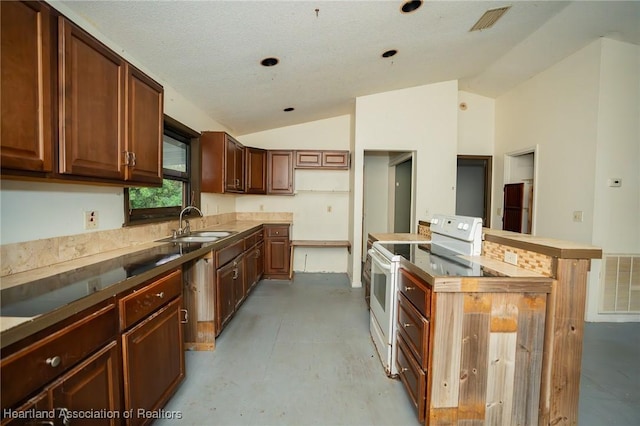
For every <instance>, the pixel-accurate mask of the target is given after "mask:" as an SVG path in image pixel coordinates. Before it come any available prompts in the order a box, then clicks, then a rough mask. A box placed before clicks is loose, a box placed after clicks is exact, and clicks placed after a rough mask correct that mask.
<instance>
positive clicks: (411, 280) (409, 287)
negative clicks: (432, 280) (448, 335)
mask: <svg viewBox="0 0 640 426" xmlns="http://www.w3.org/2000/svg"><path fill="white" fill-rule="evenodd" d="M398 278H399V279H398V289H399V291H400V292H401V293H402V294H404V295H405V296H406V297H407V299H409V300H410V301H411V303H413V305H414V306H415V307H416V309H417V310H418V311H419V312H420V313H421V314H422V315H423V316H425V317H426V318H430V317H431V290H430V289H429V287H428V285H427V284H426V283H425V282H424V281H422V280H421V279H420V278H418V277H416V276H415V275H413V274H411V273H410V272H409V271H407V270H405V269H400V275H399V276H398Z"/></svg>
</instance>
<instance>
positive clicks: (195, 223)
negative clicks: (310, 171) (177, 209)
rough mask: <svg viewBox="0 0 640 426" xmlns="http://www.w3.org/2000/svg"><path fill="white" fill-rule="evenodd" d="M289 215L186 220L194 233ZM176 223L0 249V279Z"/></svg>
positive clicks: (165, 231)
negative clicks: (233, 223) (231, 223)
mask: <svg viewBox="0 0 640 426" xmlns="http://www.w3.org/2000/svg"><path fill="white" fill-rule="evenodd" d="M292 219H293V214H292V213H277V212H256V213H253V212H249V213H224V214H219V215H212V216H206V217H203V218H195V219H190V223H191V229H192V230H194V231H195V230H198V229H202V228H208V227H210V226H214V225H221V224H224V223H228V222H233V221H253V220H258V221H264V222H269V221H274V222H281V221H283V222H291V221H292ZM177 228H178V221H177V220H173V221H169V222H163V223H154V224H148V225H137V226H129V227H123V228H120V229H112V230H107V231H97V232H90V233H85V234H77V235H69V236H64V237H55V238H46V239H42V240H33V241H26V242H21V243H14V244H5V245H2V246H0V256H1V257H0V262H1V267H2V271H1V274H0V276H7V275H11V274H16V273H19V272H24V271H29V270H32V269H36V268H41V267H45V266H50V265H54V264H57V263H61V262H66V261H69V260H74V259H78V258H81V257H85V256H91V255H94V254H98V253H103V252H107V251H110V250H116V249H120V248H125V247H130V246H133V245H138V244H144V243H148V242H150V241H155V240H158V239H161V238H164V237H167V236H170V235H171V230H172V229H177Z"/></svg>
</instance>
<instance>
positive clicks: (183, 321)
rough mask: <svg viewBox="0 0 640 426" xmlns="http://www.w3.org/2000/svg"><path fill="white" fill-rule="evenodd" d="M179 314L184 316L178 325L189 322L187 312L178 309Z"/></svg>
mask: <svg viewBox="0 0 640 426" xmlns="http://www.w3.org/2000/svg"><path fill="white" fill-rule="evenodd" d="M180 312H182V313H183V314H184V320H180V323H182V324H186V323H188V322H189V311H187V310H186V309H180Z"/></svg>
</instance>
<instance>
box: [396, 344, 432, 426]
mask: <svg viewBox="0 0 640 426" xmlns="http://www.w3.org/2000/svg"><path fill="white" fill-rule="evenodd" d="M396 343H397V346H398V349H397V351H398V357H397V360H396V363H397V365H398V371H399V375H400V380H401V381H402V384H404V387H405V389H406V390H407V392H408V393H409V398H410V399H411V402H412V403H413V406H414V407H415V408H416V411H417V413H418V421H419V422H420V423H422V422H424V417H425V405H426V399H427V375H426V374H425V372H424V371H423V370H422V369H421V368H420V366H419V365H418V363H417V362H416V360H415V359H414V358H413V355H412V354H411V351H410V350H409V348H408V347H407V344H406V342H405V341H404V339H403V338H402V336H401V335H398V337H397V340H396Z"/></svg>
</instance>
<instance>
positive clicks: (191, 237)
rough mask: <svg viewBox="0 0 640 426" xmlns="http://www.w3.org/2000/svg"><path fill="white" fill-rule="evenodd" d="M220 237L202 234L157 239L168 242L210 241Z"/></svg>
mask: <svg viewBox="0 0 640 426" xmlns="http://www.w3.org/2000/svg"><path fill="white" fill-rule="evenodd" d="M219 239H220V237H216V236H204V235H183V236H180V237H175V238H173V237H169V238H164V239H162V240H158V241H166V242H170V243H211V242H214V241H216V240H219Z"/></svg>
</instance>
